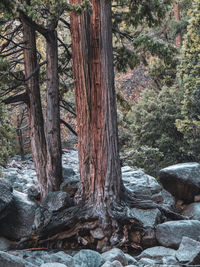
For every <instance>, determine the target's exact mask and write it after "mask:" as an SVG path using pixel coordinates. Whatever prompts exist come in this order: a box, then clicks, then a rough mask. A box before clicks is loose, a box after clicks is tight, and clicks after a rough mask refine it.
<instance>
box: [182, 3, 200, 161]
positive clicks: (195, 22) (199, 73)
mask: <svg viewBox="0 0 200 267" xmlns="http://www.w3.org/2000/svg"><path fill="white" fill-rule="evenodd" d="M189 15H190V20H189V25H188V28H187V34H186V35H185V39H184V43H183V47H182V54H181V65H180V73H179V75H180V78H181V82H182V86H183V88H184V99H183V106H182V115H183V119H181V120H177V127H178V129H179V130H180V131H181V132H182V133H183V134H184V137H185V139H187V140H188V142H189V144H190V148H191V153H192V154H193V156H194V157H195V158H196V159H198V160H199V159H200V156H199V155H200V101H199V99H200V30H199V25H200V2H199V1H198V0H194V2H193V8H192V10H190V11H189Z"/></svg>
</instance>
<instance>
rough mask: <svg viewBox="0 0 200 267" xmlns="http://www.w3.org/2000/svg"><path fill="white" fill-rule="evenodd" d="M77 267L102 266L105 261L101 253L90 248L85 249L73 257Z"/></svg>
mask: <svg viewBox="0 0 200 267" xmlns="http://www.w3.org/2000/svg"><path fill="white" fill-rule="evenodd" d="M73 259H74V266H75V267H80V266H81V267H100V266H101V265H102V263H103V260H102V257H101V254H99V253H98V252H96V251H93V250H90V249H83V250H80V251H79V252H78V253H76V254H75V255H74V257H73Z"/></svg>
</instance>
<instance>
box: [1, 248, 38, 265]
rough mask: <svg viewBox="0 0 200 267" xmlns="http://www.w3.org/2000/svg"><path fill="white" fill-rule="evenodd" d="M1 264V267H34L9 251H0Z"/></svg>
mask: <svg viewBox="0 0 200 267" xmlns="http://www.w3.org/2000/svg"><path fill="white" fill-rule="evenodd" d="M0 266H1V267H34V265H33V264H31V263H28V262H27V261H25V260H23V259H22V258H20V257H16V256H14V255H11V254H9V253H6V252H3V251H0Z"/></svg>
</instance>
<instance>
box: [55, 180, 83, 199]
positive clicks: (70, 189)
mask: <svg viewBox="0 0 200 267" xmlns="http://www.w3.org/2000/svg"><path fill="white" fill-rule="evenodd" d="M79 182H80V177H79V175H76V176H74V177H68V178H67V179H65V180H64V181H63V182H62V183H61V185H60V190H61V191H64V192H66V193H67V194H68V195H69V196H70V197H74V195H75V194H76V191H77V190H78V187H79Z"/></svg>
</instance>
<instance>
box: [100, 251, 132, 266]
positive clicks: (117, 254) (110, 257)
mask: <svg viewBox="0 0 200 267" xmlns="http://www.w3.org/2000/svg"><path fill="white" fill-rule="evenodd" d="M102 258H103V259H104V261H110V262H113V261H115V260H117V261H119V262H120V263H121V264H122V265H127V264H128V262H127V258H126V255H125V254H124V252H123V251H122V250H121V249H119V248H113V249H111V250H109V251H106V252H104V253H103V254H102Z"/></svg>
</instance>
